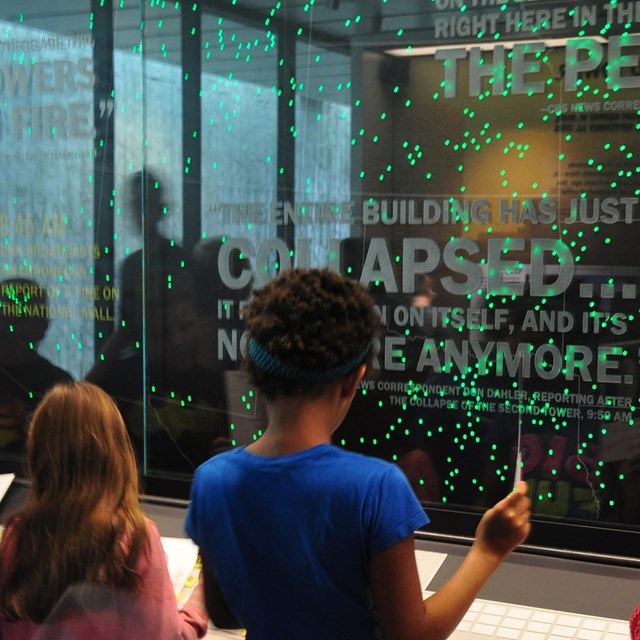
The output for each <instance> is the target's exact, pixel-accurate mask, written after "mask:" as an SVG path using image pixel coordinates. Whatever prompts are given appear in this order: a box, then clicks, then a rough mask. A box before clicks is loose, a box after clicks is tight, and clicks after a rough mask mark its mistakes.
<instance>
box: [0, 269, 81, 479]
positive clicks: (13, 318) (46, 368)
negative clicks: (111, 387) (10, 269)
mask: <svg viewBox="0 0 640 640" xmlns="http://www.w3.org/2000/svg"><path fill="white" fill-rule="evenodd" d="M48 327H49V307H48V301H47V294H46V291H45V289H44V287H42V286H41V285H39V284H38V283H37V282H35V281H34V280H29V279H26V278H13V279H7V280H3V281H2V282H0V454H2V455H3V457H5V455H8V457H9V458H11V459H14V461H15V462H16V463H18V460H19V459H21V458H22V457H23V454H24V452H25V443H26V424H27V420H28V418H29V416H30V414H31V412H32V411H33V410H34V409H35V407H36V405H37V404H38V402H39V401H40V399H41V398H42V397H43V396H44V394H45V392H46V391H47V390H48V389H50V388H51V387H52V386H54V384H56V383H65V382H71V381H72V380H73V378H72V376H71V375H70V374H69V373H68V372H67V371H65V370H64V369H62V368H60V367H58V366H56V365H55V364H53V363H52V362H50V361H49V360H47V358H45V357H44V356H42V355H40V353H38V346H39V344H40V342H41V341H42V339H43V338H44V337H45V334H46V332H47V329H48ZM20 466H21V464H20V463H18V466H16V467H15V469H12V471H15V472H20V473H22V469H21V468H20Z"/></svg>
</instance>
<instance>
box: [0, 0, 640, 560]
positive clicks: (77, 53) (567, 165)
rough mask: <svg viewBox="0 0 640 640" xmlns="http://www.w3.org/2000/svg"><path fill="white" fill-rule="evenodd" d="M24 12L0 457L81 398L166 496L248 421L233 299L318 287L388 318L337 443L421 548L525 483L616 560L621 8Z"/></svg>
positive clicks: (569, 539) (138, 5)
mask: <svg viewBox="0 0 640 640" xmlns="http://www.w3.org/2000/svg"><path fill="white" fill-rule="evenodd" d="M23 4H24V7H23V6H21V7H19V8H16V9H14V8H12V7H5V8H4V9H3V10H2V13H1V14H0V29H1V31H0V68H1V73H0V98H1V100H0V160H1V161H0V186H1V189H0V194H1V195H0V240H1V242H0V268H1V269H2V277H1V284H0V286H1V287H2V289H1V297H0V329H1V332H2V333H1V335H0V380H1V382H0V467H1V468H3V469H5V470H6V471H12V472H15V473H18V474H20V475H23V476H24V475H25V474H26V469H25V464H24V462H25V455H24V454H25V442H26V428H27V425H28V417H29V414H30V412H31V411H32V410H33V408H34V407H35V406H36V404H37V402H38V400H39V399H40V398H41V397H42V395H43V394H44V393H45V392H46V390H47V389H48V388H50V387H51V385H53V384H55V383H56V382H64V381H65V380H69V379H78V380H79V379H87V380H90V381H92V382H94V383H96V384H98V385H100V386H101V387H103V388H104V389H106V390H107V391H108V392H109V393H110V394H111V395H112V397H114V399H115V400H116V401H117V403H118V406H119V407H120V409H121V411H122V414H123V416H124V418H125V421H126V423H127V427H128V429H129V433H130V435H131V438H132V440H133V442H134V445H135V448H136V452H137V454H138V458H139V462H140V470H141V475H142V476H143V479H144V485H145V489H146V490H147V491H148V492H149V493H157V494H162V495H168V496H174V497H182V498H186V497H187V496H188V489H189V483H190V479H191V477H192V474H193V472H194V470H195V469H196V467H197V466H198V465H199V464H201V463H202V462H203V461H204V460H206V459H207V458H208V457H210V456H212V455H218V454H219V453H221V452H223V451H225V450H228V449H229V448H234V447H238V446H245V445H247V444H249V443H251V442H253V441H254V440H255V439H257V438H259V437H260V436H261V434H262V433H263V432H264V429H265V428H266V413H265V409H264V402H263V399H262V398H261V397H260V396H259V394H257V392H256V391H255V390H254V389H252V388H251V385H250V384H249V383H248V382H247V380H246V379H245V377H244V374H243V372H242V367H241V362H242V358H243V356H244V353H245V348H246V345H245V339H244V330H243V308H244V305H245V304H246V302H247V300H248V299H249V298H250V295H251V290H252V289H253V288H254V287H259V286H261V285H263V284H264V283H266V282H268V281H270V280H271V279H272V278H273V277H275V276H276V275H277V274H278V273H279V272H280V271H281V270H283V269H289V268H295V267H326V268H329V269H332V270H335V271H339V272H341V273H343V274H344V275H346V276H348V277H352V278H354V279H357V280H359V281H360V282H361V283H362V285H363V286H364V287H366V288H367V289H368V290H369V291H370V292H371V294H372V297H373V299H374V301H375V304H376V307H377V309H378V311H379V313H380V317H381V320H382V324H383V327H384V330H383V332H382V335H381V336H380V339H379V341H378V342H377V343H376V345H375V358H374V362H373V366H372V367H371V369H370V371H369V372H368V374H367V376H366V378H365V379H364V380H363V381H362V383H361V386H360V389H359V390H358V393H357V395H356V398H355V400H354V403H353V406H352V408H351V410H350V412H349V414H348V415H347V417H346V418H345V421H344V423H343V424H342V425H341V426H340V428H339V429H338V430H337V431H336V434H335V438H334V443H335V445H336V446H340V447H346V448H348V449H350V450H353V451H357V452H361V453H363V454H367V455H374V456H378V457H381V458H384V459H386V460H389V461H392V462H394V463H396V464H398V465H399V466H400V468H402V469H403V471H404V472H405V473H406V475H407V477H408V479H409V481H410V483H411V485H412V487H413V489H414V490H415V492H416V495H417V496H418V497H419V498H420V500H421V501H422V502H423V503H424V505H425V508H426V509H427V510H428V511H430V513H432V514H434V518H433V520H434V523H435V525H434V526H435V528H440V529H442V531H443V532H445V533H451V534H466V533H469V531H470V530H471V532H472V527H473V523H474V522H475V521H476V518H477V516H478V514H480V513H481V512H482V511H483V510H484V509H485V508H486V507H488V506H490V505H491V504H493V502H494V501H495V500H497V499H499V498H500V497H502V496H504V495H506V493H508V491H509V490H510V489H511V488H512V486H513V484H514V482H515V481H516V479H518V478H523V479H524V480H526V482H527V483H528V485H529V491H530V495H531V497H532V500H533V513H534V518H535V520H536V522H538V523H540V526H539V527H538V530H539V531H544V530H545V526H546V527H551V530H552V531H554V532H556V531H558V532H560V531H561V532H563V534H562V537H561V538H557V539H558V540H561V542H559V543H558V544H561V545H563V546H566V547H568V548H573V547H574V546H575V548H579V549H583V550H597V551H598V552H602V553H612V554H615V553H616V552H622V550H624V549H623V547H620V540H624V544H629V546H633V544H635V540H636V537H635V536H636V534H637V533H638V531H639V529H638V527H639V526H640V509H639V507H638V500H637V497H638V495H639V494H640V434H639V432H638V424H637V416H638V401H639V399H640V398H639V395H640V322H639V318H638V314H639V313H640V303H639V302H638V300H639V292H640V259H639V251H638V247H637V245H638V240H639V239H640V234H639V232H638V229H639V225H640V186H639V184H640V182H639V177H640V175H639V174H640V168H639V167H640V162H639V160H638V154H639V153H640V148H639V142H640V6H639V3H637V2H610V3H606V2H587V3H584V2H579V3H574V2H547V1H545V0H538V1H535V0H520V1H516V0H504V1H503V2H497V1H496V2H493V1H489V0H486V1H485V0H483V1H480V0H467V1H466V2H464V1H463V0H433V1H430V2H406V1H405V0H375V1H373V0H371V1H368V2H366V3H363V2H357V1H351V2H345V1H343V2H330V3H327V2H322V3H320V2H315V3H314V2H306V3H305V2H301V1H300V2H298V1H297V0H292V1H291V2H283V3H273V2H269V1H268V0H238V1H237V2H233V3H228V2H222V1H219V2H218V1H216V0H209V1H207V2H202V3H190V4H187V3H182V2H175V3H166V2H160V1H154V0H145V1H141V0H138V1H125V0H123V1H121V2H111V1H99V0H86V1H84V2H76V1H74V2H65V1H62V0H61V1H60V2H57V3H55V7H52V6H51V5H50V3H47V2H45V1H44V0H29V1H28V2H26V3H23ZM470 528H471V529H470ZM535 530H536V527H534V534H533V536H534V538H533V541H534V543H535V542H540V543H541V544H544V545H547V544H549V543H548V541H547V540H546V539H545V540H542V539H536V538H535V535H536V534H535ZM578 532H580V533H579V534H578ZM585 532H586V533H585ZM604 534H606V535H604ZM554 535H555V533H554Z"/></svg>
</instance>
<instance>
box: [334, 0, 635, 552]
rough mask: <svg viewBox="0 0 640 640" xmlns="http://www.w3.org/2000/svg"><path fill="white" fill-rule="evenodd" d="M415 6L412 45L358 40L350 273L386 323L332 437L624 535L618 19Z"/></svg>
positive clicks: (450, 499) (474, 504) (600, 9)
mask: <svg viewBox="0 0 640 640" xmlns="http://www.w3.org/2000/svg"><path fill="white" fill-rule="evenodd" d="M489 5H491V6H489ZM551 5H553V7H551ZM429 13H430V16H429V20H428V21H429V23H430V24H431V25H432V32H431V34H430V35H429V36H428V37H425V36H423V37H422V39H415V38H416V36H415V35H412V34H411V32H410V31H409V30H408V31H407V32H406V35H405V34H403V33H401V32H400V31H398V32H397V33H398V37H397V40H396V43H395V44H393V45H392V44H391V43H390V44H389V46H387V47H386V48H385V54H381V53H380V52H373V51H370V50H369V51H367V50H364V48H363V51H362V60H363V69H364V70H363V79H362V85H363V86H365V87H367V90H366V91H363V92H362V95H361V98H362V106H361V109H359V110H358V114H359V117H361V118H362V122H361V123H356V124H355V125H354V129H355V130H358V128H359V127H360V125H361V127H362V130H366V131H367V132H368V135H366V136H363V137H362V138H361V139H359V140H358V144H361V145H362V146H363V149H362V153H361V157H362V159H363V162H362V167H361V175H362V176H364V178H363V179H362V181H361V194H362V201H363V204H362V225H363V238H364V248H363V250H362V252H361V254H360V256H358V257H359V258H360V261H359V263H358V262H357V260H356V261H355V263H354V264H351V265H350V266H352V267H353V268H354V270H355V272H356V273H359V274H360V280H361V281H362V282H363V283H364V284H365V285H368V286H370V287H371V288H372V290H373V291H374V295H375V296H376V297H377V298H378V303H379V308H380V311H381V313H382V317H383V320H384V322H385V325H386V328H385V335H384V337H383V339H382V340H381V343H380V352H379V355H378V361H377V372H375V376H374V377H373V379H371V380H369V381H365V382H364V383H363V390H362V395H361V396H360V397H358V398H357V400H356V403H355V404H354V409H355V411H353V410H352V412H351V413H350V415H349V416H348V417H347V420H346V421H345V423H344V424H343V425H342V427H341V428H340V430H339V431H338V435H339V437H340V442H341V443H342V444H344V445H345V446H347V447H349V448H353V449H355V450H358V451H363V452H365V453H371V454H373V455H381V456H382V457H385V458H388V459H390V460H396V461H398V463H399V464H400V465H401V466H402V467H403V468H404V469H405V470H406V471H407V474H408V476H409V478H410V480H411V482H412V484H413V486H414V488H415V490H416V493H417V494H418V495H419V496H420V497H421V498H423V499H424V500H425V502H429V503H432V504H434V505H437V504H442V505H446V506H447V508H450V509H451V510H452V511H453V510H457V509H460V508H462V509H467V510H470V511H473V510H475V509H481V508H484V507H486V506H488V505H491V504H493V502H494V501H495V500H496V499H498V498H499V497H500V496H503V495H505V493H506V492H508V491H509V489H510V488H511V487H512V486H513V483H514V480H515V478H516V477H520V476H521V477H523V478H524V479H525V480H526V481H527V482H528V484H529V486H530V491H531V495H532V497H533V502H534V507H533V508H534V514H535V516H536V517H539V518H541V519H543V520H544V519H548V520H550V521H552V520H557V521H562V522H571V521H573V522H581V523H583V524H584V523H589V524H595V525H602V526H603V527H606V526H608V525H609V524H612V523H613V524H615V525H618V524H621V523H624V524H625V526H626V525H633V526H634V527H635V526H637V525H638V524H640V521H639V519H638V510H637V507H636V506H635V505H636V502H637V501H636V500H635V498H634V496H636V495H637V482H636V480H635V476H636V472H635V469H636V468H637V451H638V444H639V438H638V432H637V423H636V417H637V411H638V409H637V406H638V391H639V389H638V386H639V385H638V380H639V373H640V372H639V353H640V351H639V348H640V335H639V325H638V311H639V308H638V287H639V286H640V264H639V263H638V254H637V249H636V242H637V229H638V223H639V222H640V213H639V210H638V203H639V201H640V199H639V197H638V196H639V195H640V190H639V189H638V161H637V155H638V151H639V149H638V143H639V140H640V133H639V131H640V102H638V98H637V96H638V88H639V87H640V75H639V73H640V67H639V57H638V54H639V52H640V35H638V34H637V33H636V32H637V31H638V20H639V18H640V16H638V15H637V9H636V8H634V6H632V3H631V4H630V3H618V5H617V6H613V5H608V4H603V3H592V4H590V5H588V6H573V5H572V4H571V3H545V4H544V5H542V4H540V3H530V2H519V3H517V4H515V3H502V4H500V5H498V4H496V5H495V6H493V3H472V4H469V3H467V4H464V3H456V2H441V3H438V2H436V3H434V4H433V5H432V6H431V7H430V9H429ZM372 87H375V88H373V89H372ZM372 127H373V130H372V129H371V128H372ZM363 416H366V418H365V419H363ZM358 425H367V426H366V428H363V427H362V426H360V427H359V426H358ZM371 425H373V429H371V428H370V426H371ZM575 542H576V544H579V542H578V541H575ZM587 544H588V543H587Z"/></svg>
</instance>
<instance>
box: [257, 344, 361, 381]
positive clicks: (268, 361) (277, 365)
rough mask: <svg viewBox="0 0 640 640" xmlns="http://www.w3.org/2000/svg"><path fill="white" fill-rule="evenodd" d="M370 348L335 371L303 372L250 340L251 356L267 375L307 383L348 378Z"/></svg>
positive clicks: (335, 368) (334, 369)
mask: <svg viewBox="0 0 640 640" xmlns="http://www.w3.org/2000/svg"><path fill="white" fill-rule="evenodd" d="M370 347H371V345H370V344H369V345H367V348H366V349H365V350H364V351H363V352H362V353H360V354H359V355H358V356H357V357H355V358H353V360H349V362H345V363H344V364H341V365H340V366H338V367H334V368H333V369H327V370H326V371H303V370H302V369H297V368H296V367H292V366H290V365H288V364H285V363H284V362H282V360H280V358H278V357H276V356H274V355H273V354H271V353H269V352H268V351H266V350H265V349H263V348H262V347H261V346H260V345H259V344H258V343H257V342H256V341H255V340H254V339H253V338H251V339H250V340H249V355H250V356H251V358H252V360H253V361H254V362H255V363H256V366H257V367H258V368H259V369H262V371H264V372H266V373H272V374H275V375H280V376H284V377H286V378H293V379H295V380H303V381H305V382H331V381H333V380H338V379H339V378H342V377H343V376H346V375H347V373H349V372H350V371H351V370H352V369H355V368H356V367H357V366H358V365H359V364H360V363H361V362H362V361H363V360H364V359H365V356H366V355H367V352H368V351H369V349H370Z"/></svg>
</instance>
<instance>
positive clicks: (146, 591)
mask: <svg viewBox="0 0 640 640" xmlns="http://www.w3.org/2000/svg"><path fill="white" fill-rule="evenodd" d="M147 530H148V533H149V547H148V550H147V552H146V553H143V554H142V555H141V557H140V559H139V560H138V570H139V573H140V575H141V577H142V589H143V595H148V596H151V598H152V599H153V601H155V602H156V603H157V606H158V608H159V610H158V612H157V615H158V616H162V628H163V629H170V628H173V627H175V630H176V632H177V636H176V637H178V638H180V640H193V639H195V638H202V637H203V636H204V635H205V634H206V633H207V622H208V617H207V613H206V612H205V611H204V610H203V609H202V608H200V607H198V606H196V605H195V604H194V605H190V604H189V603H187V604H186V605H185V606H184V607H183V608H182V609H181V610H178V604H177V602H176V596H175V592H174V589H173V585H172V584H171V577H170V576H169V568H168V566H167V557H166V555H165V552H164V549H163V547H162V542H161V540H160V534H159V533H158V528H157V527H156V525H155V523H154V522H152V521H151V520H148V519H147Z"/></svg>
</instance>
